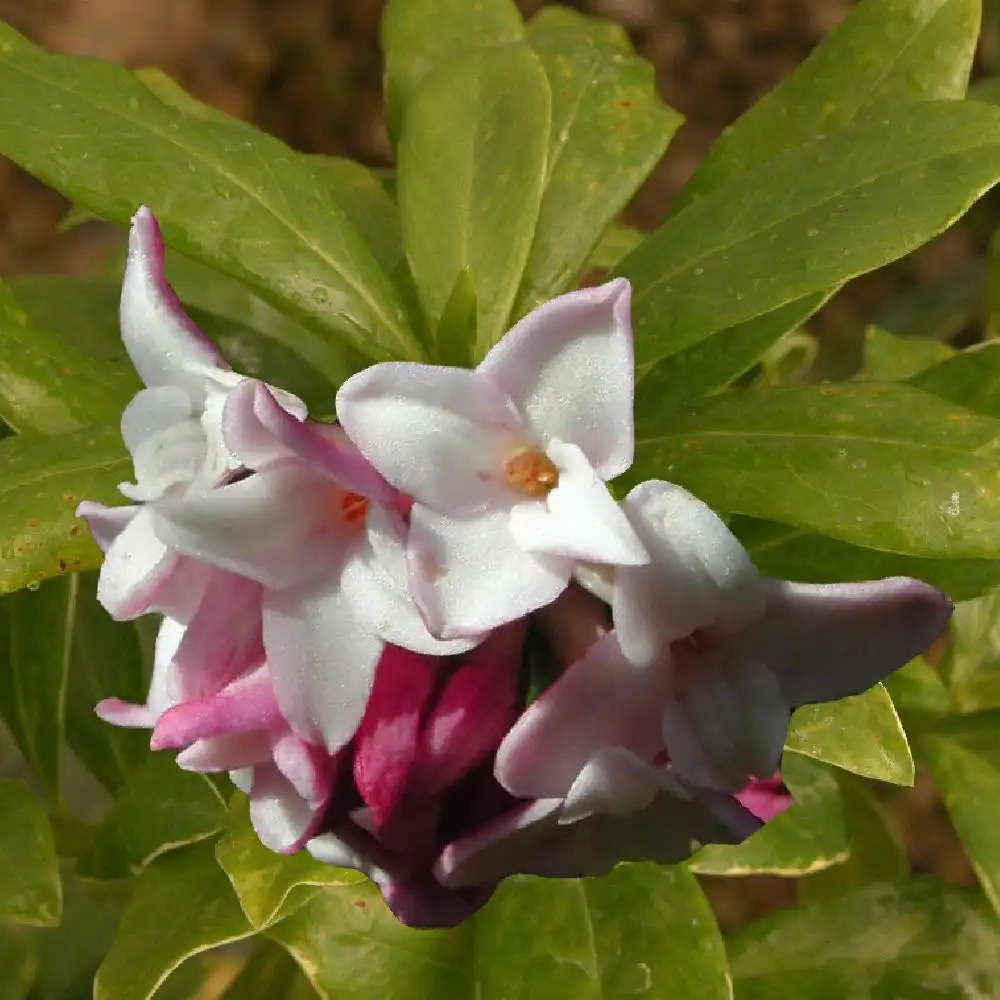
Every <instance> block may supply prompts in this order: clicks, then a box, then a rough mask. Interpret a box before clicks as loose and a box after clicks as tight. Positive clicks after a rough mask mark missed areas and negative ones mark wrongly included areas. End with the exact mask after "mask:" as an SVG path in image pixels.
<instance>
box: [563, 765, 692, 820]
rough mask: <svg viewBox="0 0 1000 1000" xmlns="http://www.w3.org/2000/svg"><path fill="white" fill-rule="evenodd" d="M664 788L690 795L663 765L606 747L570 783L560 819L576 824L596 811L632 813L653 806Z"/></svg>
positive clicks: (607, 814) (618, 814)
mask: <svg viewBox="0 0 1000 1000" xmlns="http://www.w3.org/2000/svg"><path fill="white" fill-rule="evenodd" d="M661 791H667V792H670V793H672V794H674V795H677V796H679V797H681V798H687V797H688V796H686V795H685V794H684V792H683V790H682V789H681V786H680V785H679V784H678V783H677V782H676V781H675V780H674V779H673V778H671V777H670V776H669V775H668V774H666V773H665V772H664V771H663V769H662V768H655V767H653V766H652V765H650V764H647V763H645V761H642V760H640V759H639V758H638V757H636V756H635V754H633V753H629V752H628V750H623V749H622V748H621V747H616V746H610V747H603V748H602V749H600V750H598V751H597V753H596V754H594V756H593V757H591V758H590V760H588V761H587V763H586V764H585V765H584V767H583V770H582V771H580V773H579V774H578V775H577V776H576V779H575V780H574V781H573V784H572V785H571V786H570V789H569V791H568V792H567V793H566V801H565V804H564V805H563V811H562V816H560V818H559V821H560V822H561V823H576V822H577V821H578V820H581V819H586V818H587V817H588V816H592V815H594V814H595V813H601V814H603V815H606V816H631V815H632V814H633V813H637V812H641V811H642V810H643V809H645V808H646V807H647V806H649V805H651V804H652V802H653V800H654V799H655V798H656V796H657V794H658V793H659V792H661Z"/></svg>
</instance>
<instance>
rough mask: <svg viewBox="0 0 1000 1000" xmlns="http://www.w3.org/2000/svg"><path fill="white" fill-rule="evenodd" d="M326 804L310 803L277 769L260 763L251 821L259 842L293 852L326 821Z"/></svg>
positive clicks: (255, 771)
mask: <svg viewBox="0 0 1000 1000" xmlns="http://www.w3.org/2000/svg"><path fill="white" fill-rule="evenodd" d="M324 809H325V803H309V802H306V800H305V799H303V798H302V797H301V796H300V795H299V794H298V792H297V791H296V790H295V787H294V786H293V785H292V783H291V782H290V781H289V780H288V779H287V778H286V777H285V776H284V775H283V774H282V773H281V772H280V771H279V770H278V769H277V767H275V766H273V765H268V764H258V765H257V766H256V767H255V768H254V769H253V785H252V786H251V789H250V822H251V823H252V824H253V828H254V830H255V831H256V833H257V836H258V837H259V838H260V842H261V843H262V844H263V845H264V846H265V847H268V848H270V849H271V850H272V851H277V853H278V854H294V853H295V852H296V851H298V850H300V849H301V848H302V847H304V846H305V843H306V841H307V840H309V838H310V837H311V836H312V835H313V834H314V833H315V832H316V831H317V829H318V828H319V826H320V824H321V823H322V822H323V811H324Z"/></svg>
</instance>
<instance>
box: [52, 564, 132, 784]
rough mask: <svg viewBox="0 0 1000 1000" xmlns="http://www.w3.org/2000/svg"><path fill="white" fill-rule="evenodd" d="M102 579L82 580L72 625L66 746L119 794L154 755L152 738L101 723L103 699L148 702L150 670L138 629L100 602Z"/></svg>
mask: <svg viewBox="0 0 1000 1000" xmlns="http://www.w3.org/2000/svg"><path fill="white" fill-rule="evenodd" d="M96 589H97V574H96V573H87V574H84V575H83V576H81V577H80V582H79V589H78V591H77V599H76V619H75V621H74V623H73V643H72V650H71V654H70V668H69V686H68V689H67V694H66V742H67V743H68V744H69V747H70V749H71V750H72V751H73V753H74V754H75V755H76V756H77V757H78V758H79V759H80V760H81V762H82V763H83V764H85V765H86V766H87V768H89V770H90V772H91V773H92V774H93V775H94V777H96V778H97V780H98V781H100V782H101V784H102V785H104V787H105V788H107V789H108V790H109V791H111V792H114V791H116V790H117V789H118V788H119V787H120V786H121V784H122V783H123V782H124V781H125V780H126V779H127V778H128V776H129V775H130V774H131V773H132V771H133V770H134V769H135V768H136V767H138V766H139V765H140V764H141V763H142V762H143V761H144V760H145V759H146V757H147V756H148V755H149V733H148V732H146V731H145V730H141V729H123V728H121V727H120V726H111V725H108V723H106V722H104V721H102V720H101V719H99V718H98V717H97V716H96V715H95V713H94V706H95V705H96V704H97V703H98V702H99V701H100V700H101V699H102V698H110V697H115V698H121V699H122V700H123V701H130V702H133V703H135V704H142V703H143V702H144V701H145V700H146V689H147V686H148V676H149V670H148V669H147V664H146V662H145V659H144V656H143V649H142V643H141V642H140V638H139V633H138V630H137V628H136V626H135V624H134V623H123V622H116V621H113V620H112V619H111V616H110V615H109V614H108V613H107V611H105V610H104V608H102V607H101V605H100V604H98V602H97V595H96Z"/></svg>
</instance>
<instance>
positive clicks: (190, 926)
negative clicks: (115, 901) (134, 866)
mask: <svg viewBox="0 0 1000 1000" xmlns="http://www.w3.org/2000/svg"><path fill="white" fill-rule="evenodd" d="M252 933H253V929H252V928H251V926H250V925H249V924H248V923H247V919H246V917H245V916H244V915H243V911H242V910H241V909H240V907H239V903H237V901H236V897H235V896H234V895H233V892H232V889H231V888H230V886H229V882H228V881H227V879H226V876H225V875H224V874H223V872H222V870H221V869H220V868H219V866H218V865H217V864H216V863H215V856H214V854H213V851H212V846H211V845H210V844H196V845H194V846H191V847H186V848H184V849H183V850H180V851H174V852H173V853H171V854H168V855H165V856H164V857H162V858H159V859H157V860H156V861H155V862H154V863H153V864H151V865H150V866H149V867H148V868H147V869H146V870H145V871H144V872H143V873H142V875H140V876H139V880H138V881H137V882H136V885H135V892H134V894H133V896H132V899H131V900H130V902H129V904H128V907H127V908H126V910H125V915H124V916H123V917H122V922H121V925H120V927H119V928H118V936H117V937H116V938H115V942H114V944H113V945H112V946H111V950H110V951H109V952H108V954H107V956H106V957H105V959H104V962H103V964H102V965H101V968H100V971H99V972H98V973H97V977H96V979H95V980H94V1000H147V998H148V997H150V996H152V994H153V993H154V991H155V990H156V988H157V987H158V986H159V985H160V984H161V983H162V982H163V981H164V980H165V979H166V978H167V976H169V975H170V973H171V972H173V971H174V970H175V969H176V968H177V967H178V966H179V965H180V964H181V963H182V962H184V961H185V959H188V958H190V957H191V956H192V955H197V954H199V953H200V952H203V951H206V950H208V949H209V948H215V947H218V946H219V945H222V944H226V943H228V942H230V941H239V940H240V939H242V938H245V937H249V936H250V935H251V934H252Z"/></svg>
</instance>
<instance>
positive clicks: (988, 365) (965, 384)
mask: <svg viewBox="0 0 1000 1000" xmlns="http://www.w3.org/2000/svg"><path fill="white" fill-rule="evenodd" d="M910 384H911V385H913V386H915V387H916V388H918V389H922V390H923V391H924V392H931V393H933V394H934V395H935V396H940V397H941V398H942V399H947V400H950V401H951V402H953V403H958V405H960V406H965V407H967V408H968V409H970V410H975V411H976V412H977V413H986V414H989V416H991V417H1000V343H998V342H997V341H994V340H991V341H987V342H986V343H984V344H976V345H975V346H974V347H970V348H968V349H967V350H964V351H961V352H959V353H958V354H956V355H954V357H951V358H949V359H948V360H947V361H942V362H941V364H939V365H935V366H934V367H933V368H925V369H924V370H923V371H922V372H919V373H918V374H917V375H915V376H914V377H913V378H912V379H911V381H910Z"/></svg>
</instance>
